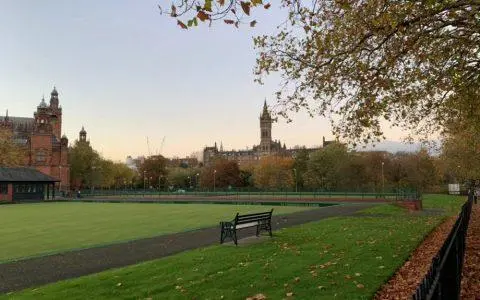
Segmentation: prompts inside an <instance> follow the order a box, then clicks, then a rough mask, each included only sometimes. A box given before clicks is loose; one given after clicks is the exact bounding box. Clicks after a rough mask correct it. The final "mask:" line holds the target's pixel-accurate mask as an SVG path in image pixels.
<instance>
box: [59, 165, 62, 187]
mask: <svg viewBox="0 0 480 300" xmlns="http://www.w3.org/2000/svg"><path fill="white" fill-rule="evenodd" d="M59 169H60V174H59V177H60V184H59V186H58V192H59V193H61V192H62V166H59Z"/></svg>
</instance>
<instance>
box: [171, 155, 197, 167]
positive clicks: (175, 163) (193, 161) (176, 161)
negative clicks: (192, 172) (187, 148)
mask: <svg viewBox="0 0 480 300" xmlns="http://www.w3.org/2000/svg"><path fill="white" fill-rule="evenodd" d="M197 166H198V159H197V158H196V157H189V156H187V157H183V158H178V157H174V158H167V167H170V168H174V167H181V168H194V167H197Z"/></svg>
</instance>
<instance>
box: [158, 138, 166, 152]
mask: <svg viewBox="0 0 480 300" xmlns="http://www.w3.org/2000/svg"><path fill="white" fill-rule="evenodd" d="M165 138H166V136H164V137H163V139H162V143H161V144H160V151H159V152H160V155H162V151H163V145H164V144H165Z"/></svg>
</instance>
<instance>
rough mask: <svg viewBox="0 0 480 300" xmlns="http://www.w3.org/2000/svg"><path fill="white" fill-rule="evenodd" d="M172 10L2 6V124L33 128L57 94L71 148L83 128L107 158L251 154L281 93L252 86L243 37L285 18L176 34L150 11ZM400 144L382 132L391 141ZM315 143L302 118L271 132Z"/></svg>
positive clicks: (69, 2) (320, 130)
mask: <svg viewBox="0 0 480 300" xmlns="http://www.w3.org/2000/svg"><path fill="white" fill-rule="evenodd" d="M170 3H171V2H168V1H165V0H157V1H153V0H143V1H134V0H130V1H126V0H115V1H113V0H102V1H93V0H83V1H73V0H42V1H37V0H30V1H27V0H3V1H2V9H1V10H0V37H1V39H2V42H1V46H0V115H3V114H4V111H5V110H6V109H8V110H9V114H10V115H11V116H19V117H33V112H34V111H35V110H36V107H37V105H38V104H39V103H40V101H41V98H42V96H43V95H45V99H46V100H47V103H48V100H49V98H50V92H51V91H52V89H53V87H54V86H56V88H57V90H58V92H59V98H60V105H61V106H62V109H63V128H62V130H63V133H64V134H65V135H66V136H67V137H68V138H69V140H70V143H73V141H74V140H75V139H78V132H79V131H80V129H81V128H82V126H84V127H85V130H86V131H87V133H88V135H87V137H88V139H90V142H91V144H92V146H93V147H94V148H95V149H96V150H97V151H99V152H100V153H101V154H102V155H103V156H104V157H106V158H110V159H113V160H119V161H124V160H125V158H126V156H127V155H131V156H134V157H136V156H139V155H149V154H162V155H164V156H167V157H184V156H187V155H190V154H192V153H193V152H198V151H201V150H202V149H203V147H205V146H211V145H213V144H214V143H215V142H217V143H218V144H220V142H222V143H223V146H224V149H236V150H239V149H245V148H247V147H248V148H251V147H252V146H253V145H255V144H258V143H259V141H260V131H259V120H258V118H259V115H260V113H261V110H262V106H263V101H264V100H265V99H266V100H267V103H268V104H269V105H273V104H274V101H273V98H274V92H275V91H276V89H277V88H278V83H279V81H278V77H275V76H272V77H271V78H268V79H267V81H266V84H265V85H259V84H257V83H254V82H253V79H254V76H253V67H254V64H255V57H256V56H255V50H254V48H253V39H252V37H253V36H255V35H259V34H262V33H268V32H273V31H274V30H275V27H276V25H278V24H279V23H280V22H281V20H282V19H283V14H284V12H282V11H281V10H279V9H272V10H271V11H261V12H257V14H258V15H257V16H255V17H256V18H257V20H258V23H257V26H256V27H255V28H250V27H248V26H246V25H245V26H242V27H241V28H240V29H236V28H235V27H233V26H227V25H224V24H223V23H218V24H214V25H213V26H212V27H208V26H205V25H204V26H199V27H198V28H195V29H194V30H188V31H185V30H181V29H180V28H179V27H178V26H177V25H176V22H175V20H174V19H172V18H170V17H167V16H165V15H160V14H159V9H158V7H157V6H158V5H159V4H160V5H163V6H165V5H166V6H168V5H169V4H170ZM401 135H402V134H401V132H400V131H399V130H393V129H388V128H387V129H386V137H387V139H388V140H392V141H399V140H401ZM323 136H325V138H326V139H327V140H328V139H332V138H333V135H332V133H331V127H330V123H329V121H328V120H326V119H323V118H318V117H317V118H310V117H309V116H307V114H306V113H305V112H300V113H298V114H296V115H294V116H293V122H292V123H286V122H285V121H284V120H282V119H280V120H279V121H278V122H277V123H275V124H274V125H273V130H272V137H273V139H279V140H281V141H282V143H283V142H285V143H286V145H287V147H294V146H296V145H305V146H307V147H311V146H318V145H321V143H322V137H323ZM147 139H148V142H149V143H148V144H147Z"/></svg>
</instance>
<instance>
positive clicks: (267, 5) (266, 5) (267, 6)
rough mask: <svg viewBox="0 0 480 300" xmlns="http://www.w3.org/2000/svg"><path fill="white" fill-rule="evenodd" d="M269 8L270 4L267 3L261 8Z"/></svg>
mask: <svg viewBox="0 0 480 300" xmlns="http://www.w3.org/2000/svg"><path fill="white" fill-rule="evenodd" d="M270 6H271V4H270V3H267V4H265V5H264V6H263V8H265V9H269V8H270Z"/></svg>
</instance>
